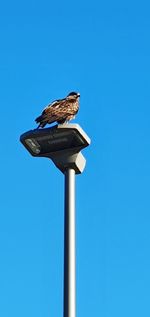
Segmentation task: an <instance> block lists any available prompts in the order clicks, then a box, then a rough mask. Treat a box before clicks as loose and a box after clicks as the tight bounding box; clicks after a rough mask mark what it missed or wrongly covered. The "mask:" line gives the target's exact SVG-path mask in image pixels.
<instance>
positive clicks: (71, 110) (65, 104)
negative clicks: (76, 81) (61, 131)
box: [35, 91, 80, 129]
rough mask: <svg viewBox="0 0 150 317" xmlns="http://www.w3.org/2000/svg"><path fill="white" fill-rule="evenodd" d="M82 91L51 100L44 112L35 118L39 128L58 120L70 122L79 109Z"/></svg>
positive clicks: (60, 122)
mask: <svg viewBox="0 0 150 317" xmlns="http://www.w3.org/2000/svg"><path fill="white" fill-rule="evenodd" d="M79 98H80V93H78V92H74V91H72V92H70V93H69V94H68V95H67V97H66V98H63V99H58V100H55V101H53V102H51V103H50V104H49V105H48V106H47V107H45V108H44V110H43V112H42V114H41V115H40V116H39V117H37V118H36V119H35V122H36V123H39V125H38V127H37V129H39V128H44V127H45V126H46V124H51V123H53V122H55V121H56V122H57V123H58V124H64V123H68V121H70V120H72V119H74V118H75V115H76V114H77V112H78V110H79Z"/></svg>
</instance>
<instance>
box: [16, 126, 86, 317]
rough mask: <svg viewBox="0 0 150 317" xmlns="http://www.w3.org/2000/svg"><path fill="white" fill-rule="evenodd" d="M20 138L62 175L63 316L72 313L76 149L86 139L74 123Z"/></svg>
mask: <svg viewBox="0 0 150 317" xmlns="http://www.w3.org/2000/svg"><path fill="white" fill-rule="evenodd" d="M20 141H21V143H22V144H23V145H24V146H25V148H26V149H27V150H28V151H29V152H30V154H31V155H33V156H35V157H47V158H50V159H51V160H52V161H53V162H54V164H55V165H56V167H57V168H59V170H60V171H61V172H62V173H63V174H64V176H65V208H64V209H65V211H64V212H65V214H64V317H76V263H75V262H76V261H75V260H76V252H75V174H81V173H82V172H83V170H84V168H85V164H86V160H85V158H84V156H83V155H82V154H81V152H80V151H81V150H82V149H83V148H85V147H87V146H88V145H89V144H90V139H89V137H88V136H87V135H86V133H85V132H84V131H83V130H82V128H81V127H80V126H79V125H78V124H63V125H59V126H54V127H52V128H47V129H36V130H31V131H28V132H26V133H24V134H22V135H21V137H20Z"/></svg>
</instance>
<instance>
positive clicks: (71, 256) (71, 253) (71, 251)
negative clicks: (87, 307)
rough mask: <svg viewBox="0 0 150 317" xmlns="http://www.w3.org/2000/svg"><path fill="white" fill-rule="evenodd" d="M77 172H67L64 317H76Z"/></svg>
mask: <svg viewBox="0 0 150 317" xmlns="http://www.w3.org/2000/svg"><path fill="white" fill-rule="evenodd" d="M75 267H76V264H75V171H74V169H71V168H68V169H67V170H66V172H65V221H64V317H75V316H76V268H75Z"/></svg>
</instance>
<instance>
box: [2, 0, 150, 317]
mask: <svg viewBox="0 0 150 317" xmlns="http://www.w3.org/2000/svg"><path fill="white" fill-rule="evenodd" d="M149 12H150V5H149V2H148V1H141V2H140V1H129V0H127V1H116V0H114V1H101V2H100V1H90V2H89V1H85V0H83V1H79V0H77V1H76V2H71V1H55V2H54V1H53V2H52V1H45V0H43V1H41V2H39V1H33V0H30V1H29V0H26V1H21V2H20V1H16V0H14V1H5V2H3V3H1V7H0V30H1V31H0V46H1V49H0V86H1V89H0V102H1V110H0V112H1V124H0V133H1V155H0V161H1V162H0V170H1V173H0V175H1V199H0V316H1V317H12V316H14V317H20V316H21V317H26V316H28V317H33V316H36V317H49V316H51V317H52V316H54V317H60V316H62V307H63V285H62V283H63V175H62V174H61V173H60V172H59V171H58V170H56V168H55V167H54V166H53V164H52V162H50V161H49V160H46V159H36V158H33V157H31V156H30V155H29V154H28V153H27V152H26V151H25V149H24V148H23V146H22V145H21V144H20V143H19V136H20V134H22V133H23V132H25V131H27V130H29V129H32V128H35V123H34V119H35V117H36V116H37V115H39V114H40V112H41V110H42V108H43V107H44V106H45V105H46V104H47V103H48V102H50V101H52V100H54V99H56V98H62V97H64V96H65V95H66V94H67V93H69V92H70V91H71V90H77V91H79V92H80V93H81V102H80V104H81V108H80V111H79V114H78V116H77V118H76V122H78V123H79V124H80V125H81V126H82V127H83V129H84V130H85V131H86V132H87V133H88V135H89V136H90V137H91V139H92V145H91V146H90V147H89V148H88V149H86V150H85V151H84V154H85V156H86V158H87V166H86V170H85V172H84V173H83V175H82V176H78V177H77V202H76V205H77V212H76V223H77V317H83V316H86V317H91V316H94V317H100V316H102V317H120V316H121V317H126V316H128V317H133V316H136V317H141V316H144V317H147V316H148V317H149V316H150V304H149V298H150V194H149V188H150V40H149V38H150V19H149Z"/></svg>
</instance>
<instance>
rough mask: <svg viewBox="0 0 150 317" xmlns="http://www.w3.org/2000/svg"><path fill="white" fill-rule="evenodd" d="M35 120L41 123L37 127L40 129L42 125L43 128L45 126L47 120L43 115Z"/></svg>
mask: <svg viewBox="0 0 150 317" xmlns="http://www.w3.org/2000/svg"><path fill="white" fill-rule="evenodd" d="M35 122H36V123H39V125H38V127H37V129H39V128H40V127H41V128H44V126H45V125H46V122H45V120H44V117H43V115H41V116H39V117H37V118H36V119H35Z"/></svg>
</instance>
